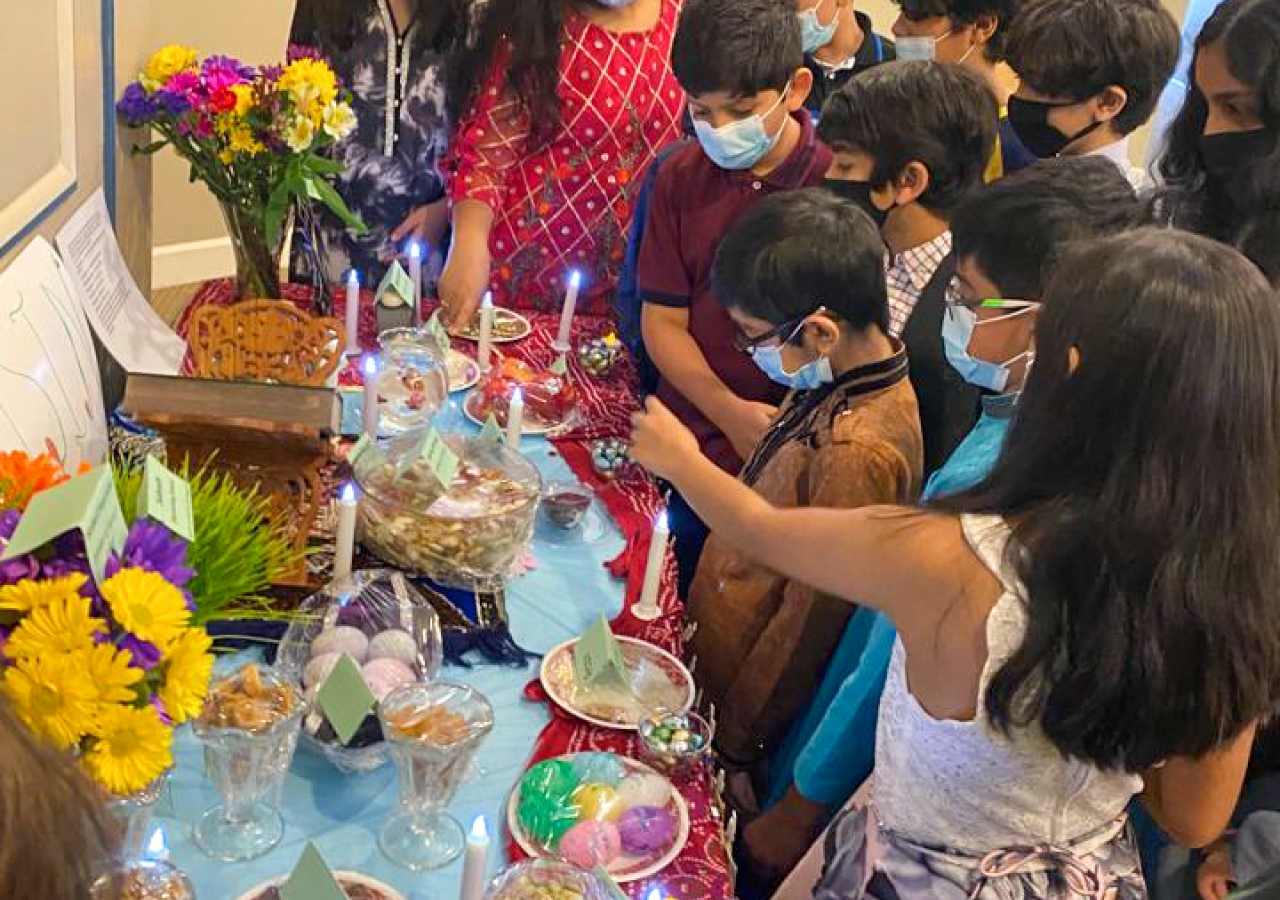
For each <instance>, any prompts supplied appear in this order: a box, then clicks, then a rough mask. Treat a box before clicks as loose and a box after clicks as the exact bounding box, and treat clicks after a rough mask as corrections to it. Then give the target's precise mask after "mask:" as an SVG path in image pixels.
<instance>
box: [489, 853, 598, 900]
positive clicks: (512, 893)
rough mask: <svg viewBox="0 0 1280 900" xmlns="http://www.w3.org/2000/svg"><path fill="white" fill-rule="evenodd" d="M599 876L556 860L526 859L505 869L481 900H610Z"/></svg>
mask: <svg viewBox="0 0 1280 900" xmlns="http://www.w3.org/2000/svg"><path fill="white" fill-rule="evenodd" d="M613 896H614V895H613V893H612V891H611V890H610V888H609V886H608V885H606V884H605V883H604V882H603V881H602V880H601V879H600V878H599V876H597V875H595V874H594V873H592V872H586V871H583V870H582V869H580V868H578V867H577V866H574V865H571V864H569V863H566V862H562V861H560V860H558V859H526V860H524V861H523V862H518V863H516V864H515V865H512V866H508V867H507V868H506V869H503V870H502V872H500V873H499V874H498V877H497V878H495V879H493V881H492V882H491V883H490V884H489V889H488V890H487V891H485V895H484V900H612V898H613Z"/></svg>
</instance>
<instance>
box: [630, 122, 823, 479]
mask: <svg viewBox="0 0 1280 900" xmlns="http://www.w3.org/2000/svg"><path fill="white" fill-rule="evenodd" d="M793 115H794V117H795V119H796V121H797V122H799V123H800V125H801V128H802V132H801V135H800V141H799V142H798V143H797V144H796V147H795V149H794V150H792V151H791V155H790V156H788V157H787V158H786V159H785V160H783V162H782V165H780V166H778V167H777V168H776V169H774V170H773V171H772V172H770V173H769V174H768V175H764V176H759V175H756V174H754V173H753V172H751V170H750V169H745V170H742V171H731V170H728V169H722V168H720V167H719V166H717V165H716V164H715V163H713V162H712V161H711V160H710V159H708V158H707V155H706V154H705V153H703V152H702V147H700V146H699V145H698V143H697V142H696V141H695V142H693V143H691V144H690V145H689V146H688V147H685V148H684V149H683V150H678V151H676V153H675V154H674V155H673V156H671V157H670V158H669V159H667V160H666V161H664V162H663V163H662V168H661V169H659V170H658V176H657V180H656V181H655V183H654V186H653V195H652V197H651V198H650V200H649V212H648V216H647V218H646V220H645V231H644V240H643V242H642V243H641V245H640V265H639V282H640V296H641V297H643V298H644V302H646V303H653V304H657V305H659V306H672V307H682V308H687V309H688V310H689V333H690V334H692V335H693V339H694V340H695V341H697V343H698V346H699V347H700V348H701V349H702V355H703V356H704V357H706V360H707V363H708V364H709V365H710V366H711V369H712V371H714V372H715V373H716V375H718V376H719V377H720V380H721V381H723V382H724V383H725V384H726V385H727V386H728V388H729V390H731V391H733V392H734V393H735V394H737V395H738V396H739V397H742V398H743V399H744V400H755V401H759V402H761V403H774V404H776V403H779V402H780V401H781V400H782V397H783V395H784V394H785V393H786V391H785V389H784V388H783V387H782V386H781V385H779V384H777V383H776V382H774V381H772V380H771V379H770V378H769V377H768V376H766V375H765V374H764V373H763V372H761V371H760V369H759V367H758V366H756V364H755V363H754V362H752V361H751V357H750V355H748V354H746V353H744V352H742V351H741V350H739V349H738V348H737V347H735V346H734V338H735V336H736V335H737V333H738V329H737V326H736V325H734V323H733V320H732V319H730V318H729V314H728V313H727V312H725V309H724V307H723V306H721V305H720V302H719V301H718V300H717V299H716V296H715V293H714V292H713V291H712V289H711V264H712V262H713V261H714V260H715V256H716V248H717V247H719V246H720V240H721V239H722V238H723V237H724V236H725V234H726V233H727V232H728V230H729V227H730V226H731V225H732V224H733V222H734V220H735V219H737V218H738V216H739V215H741V214H742V213H743V212H744V211H745V210H746V209H748V208H749V207H750V206H751V205H752V204H753V203H755V202H756V201H757V200H758V199H759V198H761V197H763V196H765V195H766V194H771V193H774V192H775V191H785V190H791V189H793V188H801V187H811V186H813V185H818V184H821V183H822V178H823V176H824V175H826V172H827V167H828V166H829V165H830V163H831V151H830V150H828V149H827V148H826V146H824V145H823V144H822V143H821V142H820V141H819V140H818V138H817V136H816V134H815V133H814V129H813V122H812V120H810V118H809V113H808V112H806V111H805V110H803V109H802V110H800V111H798V112H796V113H793ZM815 239H816V236H815ZM658 398H659V399H660V400H662V402H663V403H665V404H666V405H667V406H668V407H670V408H671V411H672V412H674V413H675V414H676V415H677V416H678V417H679V418H680V421H682V422H684V424H685V425H687V426H688V427H689V429H690V430H691V431H692V432H693V433H694V434H695V435H696V436H697V438H698V443H699V445H700V446H701V447H702V452H703V453H705V454H706V455H707V456H708V457H709V458H710V459H711V460H712V461H713V462H714V463H715V464H716V465H718V466H720V468H722V469H725V470H726V471H729V472H732V473H734V474H737V472H738V470H739V469H740V468H742V460H741V459H739V458H738V454H736V453H735V452H734V451H733V446H732V445H731V444H730V443H729V440H728V438H726V437H725V436H724V434H723V433H721V431H720V429H718V428H717V427H716V426H715V425H713V424H711V421H710V420H709V419H707V417H706V416H704V415H703V414H702V413H701V412H699V411H698V408H697V407H696V406H694V405H693V403H691V402H690V401H688V400H686V399H685V398H684V397H683V396H682V395H681V394H680V393H679V392H678V391H677V390H676V389H675V388H674V387H673V386H672V385H671V384H670V383H669V382H668V381H667V380H666V379H665V378H659V380H658Z"/></svg>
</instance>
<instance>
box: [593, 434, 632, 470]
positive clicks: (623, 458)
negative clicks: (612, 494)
mask: <svg viewBox="0 0 1280 900" xmlns="http://www.w3.org/2000/svg"><path fill="white" fill-rule="evenodd" d="M629 459H630V457H629V450H628V447H627V442H626V441H624V440H622V439H621V438H604V439H603V440H599V441H593V442H592V444H591V464H592V465H593V466H595V469H596V471H597V472H599V473H600V475H601V477H603V478H613V477H614V476H615V475H616V474H617V472H618V470H619V469H621V468H622V467H623V466H625V465H626V464H627V462H628V461H629Z"/></svg>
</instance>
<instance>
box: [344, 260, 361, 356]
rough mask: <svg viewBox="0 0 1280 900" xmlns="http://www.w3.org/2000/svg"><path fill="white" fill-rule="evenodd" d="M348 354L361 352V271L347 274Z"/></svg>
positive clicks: (352, 354)
mask: <svg viewBox="0 0 1280 900" xmlns="http://www.w3.org/2000/svg"><path fill="white" fill-rule="evenodd" d="M346 313H347V356H355V355H357V354H358V353H359V352H360V273H359V272H357V271H356V270H355V269H352V270H351V274H350V275H348V276H347V309H346Z"/></svg>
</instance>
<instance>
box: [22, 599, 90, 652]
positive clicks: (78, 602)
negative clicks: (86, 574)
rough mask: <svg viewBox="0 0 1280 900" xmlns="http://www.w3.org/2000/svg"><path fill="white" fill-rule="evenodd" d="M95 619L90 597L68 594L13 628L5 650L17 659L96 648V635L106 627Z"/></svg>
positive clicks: (41, 608)
mask: <svg viewBox="0 0 1280 900" xmlns="http://www.w3.org/2000/svg"><path fill="white" fill-rule="evenodd" d="M106 624H107V623H106V622H104V621H102V619H98V618H95V617H94V616H93V615H92V614H91V612H90V608H89V598H88V597H80V596H74V597H68V598H66V599H65V600H55V601H53V602H52V603H46V604H45V605H44V606H41V607H39V608H38V609H33V610H32V611H31V612H30V613H29V614H28V615H27V617H26V618H24V619H23V620H22V621H21V622H20V623H18V627H17V628H15V629H14V630H13V634H12V635H11V636H10V637H9V642H8V643H7V644H5V645H4V652H5V654H6V655H7V656H11V657H13V658H14V659H27V658H29V657H33V656H63V655H65V654H69V653H76V652H77V651H81V650H89V649H91V648H92V647H93V636H94V635H95V634H97V633H98V632H100V631H102V630H104V629H105V628H106Z"/></svg>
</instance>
